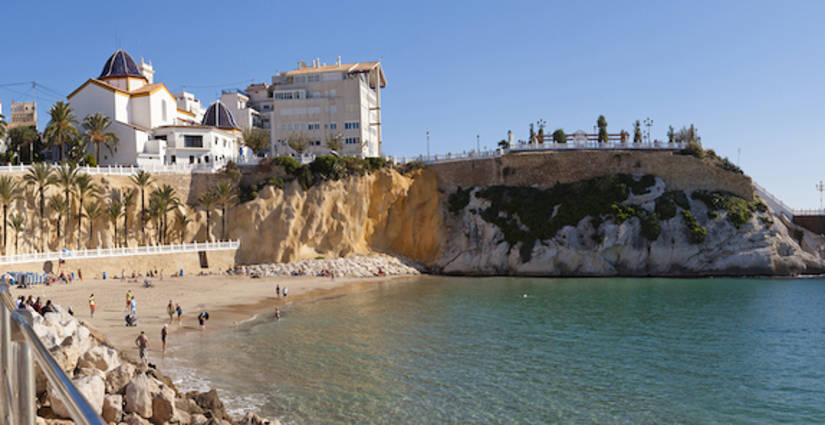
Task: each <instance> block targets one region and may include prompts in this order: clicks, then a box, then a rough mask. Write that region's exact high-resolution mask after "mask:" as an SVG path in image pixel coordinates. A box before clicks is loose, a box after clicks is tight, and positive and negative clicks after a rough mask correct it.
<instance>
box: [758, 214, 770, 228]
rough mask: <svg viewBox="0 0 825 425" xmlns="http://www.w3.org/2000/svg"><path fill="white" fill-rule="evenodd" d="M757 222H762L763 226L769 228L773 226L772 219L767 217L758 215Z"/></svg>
mask: <svg viewBox="0 0 825 425" xmlns="http://www.w3.org/2000/svg"><path fill="white" fill-rule="evenodd" d="M759 221H761V222H762V224H764V225H765V226H768V227H771V226H772V225H773V219H772V218H771V217H770V216H767V215H760V216H759Z"/></svg>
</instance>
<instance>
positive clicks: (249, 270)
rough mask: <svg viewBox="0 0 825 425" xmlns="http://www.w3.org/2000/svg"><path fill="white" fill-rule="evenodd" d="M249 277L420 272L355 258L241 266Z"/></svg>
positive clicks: (382, 259) (386, 259)
mask: <svg viewBox="0 0 825 425" xmlns="http://www.w3.org/2000/svg"><path fill="white" fill-rule="evenodd" d="M241 271H242V272H243V273H245V274H248V275H259V276H293V275H307V276H319V275H328V274H329V273H333V274H334V275H335V277H374V276H402V275H416V274H420V272H419V271H418V270H417V269H416V268H414V267H412V266H410V265H407V264H405V263H404V262H402V261H401V260H399V259H398V258H395V257H391V256H389V255H383V254H375V255H353V256H350V257H346V258H335V259H329V260H327V259H315V260H302V261H294V262H291V263H270V264H253V265H247V266H241Z"/></svg>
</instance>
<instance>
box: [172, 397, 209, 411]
mask: <svg viewBox="0 0 825 425" xmlns="http://www.w3.org/2000/svg"><path fill="white" fill-rule="evenodd" d="M175 408H177V409H178V410H183V411H185V412H189V413H190V414H193V415H194V414H196V413H198V414H203V409H201V407H200V406H198V403H196V402H195V400H192V399H191V398H189V397H182V398H178V399H176V400H175Z"/></svg>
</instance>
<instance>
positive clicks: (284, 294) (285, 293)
mask: <svg viewBox="0 0 825 425" xmlns="http://www.w3.org/2000/svg"><path fill="white" fill-rule="evenodd" d="M284 298H286V286H284Z"/></svg>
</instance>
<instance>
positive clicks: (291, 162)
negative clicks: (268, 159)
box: [272, 155, 301, 176]
mask: <svg viewBox="0 0 825 425" xmlns="http://www.w3.org/2000/svg"><path fill="white" fill-rule="evenodd" d="M272 164H273V165H279V166H281V167H284V172H286V173H287V174H288V175H290V176H295V175H297V171H298V169H299V168H301V163H300V162H298V160H297V159H295V158H293V157H291V156H286V155H282V156H279V157H276V158H275V159H273V160H272Z"/></svg>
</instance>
